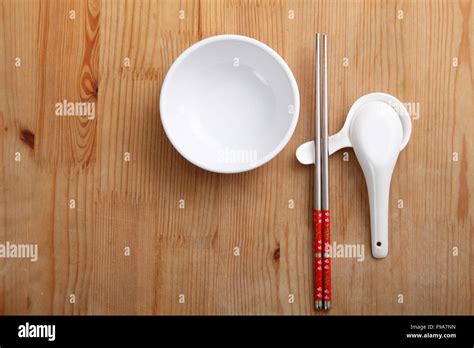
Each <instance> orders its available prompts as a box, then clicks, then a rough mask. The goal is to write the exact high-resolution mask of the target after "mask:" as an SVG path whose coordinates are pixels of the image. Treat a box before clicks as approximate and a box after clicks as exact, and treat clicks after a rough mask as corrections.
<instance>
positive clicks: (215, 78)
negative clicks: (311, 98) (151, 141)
mask: <svg viewBox="0 0 474 348" xmlns="http://www.w3.org/2000/svg"><path fill="white" fill-rule="evenodd" d="M299 109H300V97H299V92H298V86H297V84H296V81H295V78H294V76H293V74H292V72H291V70H290V68H289V67H288V65H287V64H286V63H285V61H284V60H283V59H282V58H281V57H280V56H279V55H278V53H276V52H275V51H274V50H272V49H271V48H270V47H268V46H267V45H265V44H263V43H261V42H260V41H257V40H255V39H251V38H248V37H245V36H238V35H220V36H214V37H211V38H208V39H205V40H202V41H200V42H198V43H196V44H194V45H192V46H191V47H189V48H188V49H186V50H185V51H184V52H183V53H182V54H181V55H180V56H179V57H178V58H177V59H176V61H175V62H174V63H173V65H172V66H171V68H170V69H169V71H168V74H167V75H166V78H165V80H164V82H163V86H162V87H161V96H160V113H161V122H162V124H163V128H164V130H165V132H166V135H167V136H168V138H169V140H170V141H171V143H172V144H173V146H174V147H175V148H176V150H177V151H178V152H179V153H180V154H181V155H182V156H183V157H185V158H186V159H187V160H189V161H190V162H192V163H194V164H195V165H197V166H199V167H201V168H203V169H206V170H209V171H213V172H218V173H239V172H245V171H247V170H251V169H253V168H256V167H259V166H261V165H263V164H264V163H266V162H268V161H270V160H271V159H272V158H273V157H275V156H276V155H277V154H278V153H279V152H280V151H281V150H282V149H283V147H284V146H285V145H286V144H287V143H288V141H289V140H290V138H291V135H292V134H293V131H294V130H295V127H296V123H297V121H298V114H299Z"/></svg>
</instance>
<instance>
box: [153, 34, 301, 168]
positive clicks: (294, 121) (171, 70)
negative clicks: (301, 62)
mask: <svg viewBox="0 0 474 348" xmlns="http://www.w3.org/2000/svg"><path fill="white" fill-rule="evenodd" d="M217 41H241V42H246V43H249V44H252V45H254V46H256V47H258V48H260V49H262V50H263V51H265V52H266V53H268V54H269V55H270V57H272V58H273V59H274V60H275V61H276V62H277V63H278V64H279V65H280V67H281V68H282V69H283V71H284V72H285V75H286V77H287V78H288V81H289V83H290V86H291V92H292V94H293V99H294V111H293V115H292V120H291V123H290V125H289V127H288V129H287V131H286V133H285V135H284V137H283V138H282V139H281V141H280V142H279V143H278V145H277V146H276V147H275V148H274V149H273V150H272V151H270V152H269V153H267V154H266V155H265V156H263V157H262V158H260V159H258V160H257V161H256V162H254V163H247V164H246V165H247V167H246V168H226V169H225V168H215V167H213V166H208V165H206V164H203V163H199V162H197V161H195V160H193V159H192V158H190V156H189V155H188V154H186V152H185V151H183V149H182V148H180V146H179V145H178V144H177V143H176V141H175V140H174V139H173V138H172V136H171V134H172V132H171V131H170V129H169V128H168V125H167V122H166V121H165V117H164V112H163V110H164V104H165V98H164V95H165V93H166V92H167V91H168V87H169V86H168V85H169V83H170V81H171V79H172V78H173V75H174V73H175V71H176V70H177V69H178V68H179V65H180V64H181V62H182V61H183V60H185V59H186V58H187V57H188V56H189V55H190V54H191V53H193V52H194V51H196V50H198V49H199V48H201V47H203V46H206V45H209V44H211V43H214V42H217ZM299 112H300V93H299V89H298V84H297V83H296V79H295V77H294V75H293V72H292V71H291V69H290V67H289V66H288V64H287V63H286V62H285V60H284V59H283V58H282V57H281V56H280V55H279V54H278V53H277V52H276V51H275V50H273V49H272V48H271V47H269V46H267V45H266V44H264V43H263V42H261V41H258V40H256V39H254V38H251V37H248V36H243V35H234V34H225V35H216V36H211V37H208V38H205V39H203V40H200V41H198V42H196V43H194V44H193V45H191V46H189V47H188V48H187V49H185V50H184V51H183V52H182V53H181V54H180V55H179V56H178V58H176V60H175V61H174V62H173V64H171V66H170V68H169V70H168V72H167V73H166V76H165V78H164V80H163V83H162V85H161V91H160V119H161V124H162V126H163V129H164V131H165V134H166V136H167V138H168V140H169V141H170V142H171V144H172V145H173V147H174V148H175V149H176V151H178V153H179V154H180V155H181V156H183V157H184V158H185V159H186V160H188V161H189V162H191V163H192V164H194V165H195V166H197V167H199V168H202V169H205V170H207V171H210V172H214V173H222V174H234V173H243V172H247V171H250V170H253V169H256V168H258V167H261V166H263V165H264V164H266V163H268V162H269V161H270V160H272V159H273V158H275V157H276V156H277V155H278V154H279V153H280V152H281V151H282V150H283V148H284V147H285V146H286V145H287V144H288V142H289V141H290V139H291V137H292V135H293V133H294V131H295V129H296V125H297V123H298V118H299Z"/></svg>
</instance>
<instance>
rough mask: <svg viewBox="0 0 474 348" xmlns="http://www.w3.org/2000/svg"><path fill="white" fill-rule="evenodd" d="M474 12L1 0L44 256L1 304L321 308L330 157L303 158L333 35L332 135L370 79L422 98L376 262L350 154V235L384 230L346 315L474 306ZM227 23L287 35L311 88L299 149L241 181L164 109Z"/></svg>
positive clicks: (8, 140) (13, 129) (346, 207)
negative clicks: (324, 47)
mask: <svg viewBox="0 0 474 348" xmlns="http://www.w3.org/2000/svg"><path fill="white" fill-rule="evenodd" d="M71 10H74V11H75V19H70V11H71ZM180 11H184V12H180ZM400 11H402V12H400ZM290 13H291V14H293V15H294V18H290V17H291V16H290ZM182 14H184V18H182V19H180V15H182ZM401 14H403V18H400V16H401ZM473 16H474V5H473V3H472V2H471V1H465V0H461V1H453V0H445V1H428V0H426V1H393V0H387V1H375V0H372V1H369V0H365V1H355V0H351V1H310V0H308V1H297V0H281V1H277V0H267V1H263V0H261V1H258V0H243V1H237V0H222V1H220V0H186V1H184V0H180V1H174V0H163V1H157V0H155V1H152V0H149V1H145V0H144V1H138V0H137V1H132V0H127V1H125V0H118V1H112V0H102V1H99V0H91V1H79V0H68V1H53V0H47V1H35V0H16V1H14V0H0V18H1V21H0V52H1V53H0V134H1V137H0V168H1V170H0V243H5V242H6V241H10V242H11V243H33V244H38V247H39V253H40V254H39V260H38V262H30V261H29V260H26V259H4V258H0V314H4V315H8V314H172V315H174V314H244V315H246V314H304V315H312V314H316V315H318V314H319V313H315V312H314V311H313V309H312V304H311V287H312V272H311V262H312V261H311V214H310V211H311V205H312V202H311V192H312V187H311V185H312V183H311V178H312V169H311V168H309V167H304V166H301V165H299V164H298V163H297V162H296V159H295V156H294V153H295V150H296V148H297V146H298V145H299V144H301V143H303V142H305V141H308V140H310V139H311V138H312V129H313V127H314V124H313V117H312V114H313V108H314V78H313V76H314V66H313V65H314V52H313V51H314V50H313V44H314V33H316V32H326V33H327V34H328V35H329V40H330V41H329V44H330V48H329V62H330V63H329V64H330V71H329V80H330V125H329V127H330V132H331V133H334V132H336V131H337V130H339V129H340V127H342V125H343V123H344V120H345V117H346V114H347V111H348V110H349V108H350V106H351V105H352V103H353V102H354V101H355V100H356V99H357V98H358V97H360V96H361V95H363V94H366V93H369V92H374V91H384V92H387V93H390V94H393V95H395V96H397V97H398V98H399V99H401V100H402V101H403V102H406V103H409V105H410V106H415V107H418V108H419V109H413V110H412V111H416V110H418V111H419V112H418V115H415V114H412V116H413V118H414V119H413V135H412V138H411V141H410V143H409V145H408V147H407V148H406V150H404V151H403V152H402V153H401V155H400V157H399V160H398V163H397V166H396V168H395V172H394V176H393V179H392V186H391V201H390V220H389V226H390V236H389V240H390V246H389V256H388V257H387V258H386V259H383V260H375V259H373V258H372V257H371V256H370V225H369V207H368V197H367V190H366V186H365V182H364V177H363V174H362V171H361V169H360V167H359V165H358V163H357V160H356V158H355V155H354V153H353V152H352V151H351V150H347V151H346V150H345V151H346V152H347V153H348V155H349V161H343V152H339V153H336V154H335V155H334V156H332V157H331V161H330V171H331V182H330V186H331V187H330V189H331V191H330V192H331V202H332V207H331V210H332V215H333V217H332V219H333V226H332V231H333V239H334V240H335V241H336V242H337V243H347V244H364V245H365V260H364V261H363V262H357V260H356V259H354V258H346V259H344V258H336V259H334V261H333V265H334V266H333V269H334V271H333V291H334V308H333V310H332V311H331V312H330V314H474V237H473V235H474V226H473V219H474V207H473V204H474V202H473V196H472V194H473V192H474V191H473V190H474V168H473V165H474V163H473V161H472V158H473V156H474V140H473V139H474V137H473V131H474V92H473V85H474V71H473V67H474V59H473V57H474V20H473ZM226 33H228V34H230V33H232V34H242V35H247V36H251V37H254V38H256V39H258V40H261V41H262V42H264V43H266V44H268V45H270V46H271V47H272V48H274V49H275V50H276V51H277V52H278V53H280V55H281V56H282V57H283V58H284V59H285V60H286V61H287V63H288V64H289V66H290V67H291V69H292V71H293V73H294V74H295V77H296V79H297V82H298V85H299V88H300V94H301V113H300V120H299V123H298V127H297V129H296V131H295V134H294V136H293V138H292V139H291V141H290V143H289V144H288V146H287V147H286V148H285V149H284V151H282V153H280V154H279V155H278V157H277V158H275V159H274V160H273V161H271V162H270V163H268V164H266V165H265V166H263V167H261V168H258V169H256V170H254V171H251V172H248V173H243V174H238V175H218V174H214V173H209V172H206V171H203V170H201V169H199V168H197V167H195V166H193V165H192V164H190V163H189V162H187V161H186V160H184V159H183V158H182V157H181V156H180V155H179V154H178V153H177V152H176V151H175V150H174V149H173V147H172V146H171V144H170V143H169V141H168V140H167V138H166V135H165V134H164V132H163V129H162V127H161V123H160V119H159V93H160V88H161V83H162V81H163V78H164V76H165V74H166V72H167V70H168V68H169V66H170V65H171V64H172V63H173V61H174V59H176V57H177V56H178V55H179V54H180V53H181V52H182V51H183V50H184V49H185V48H187V47H188V46H190V45H191V44H193V43H195V42H197V41H199V40H200V39H203V38H206V37H209V36H213V35H218V34H226ZM17 57H20V58H21V66H20V67H17V66H15V59H16V58H17ZM126 58H128V59H129V61H130V66H125V65H124V59H126ZM345 58H347V60H344V59H345ZM454 58H456V59H457V66H453V59H454ZM344 61H345V62H346V63H348V64H346V65H347V66H345V65H344V64H343V63H344ZM64 99H66V100H68V101H77V102H79V101H91V102H94V103H95V105H96V117H95V119H94V120H87V119H86V118H79V117H68V118H62V117H56V116H55V114H54V112H55V104H56V103H57V102H61V101H63V100H64ZM17 152H19V153H20V154H21V161H19V162H18V161H15V154H16V153H17ZM454 152H456V153H457V155H458V161H453V153H454ZM125 153H129V154H130V161H124V154H125ZM71 199H74V200H75V203H76V205H75V207H74V208H72V209H71V208H70V205H69V204H70V200H71ZM400 199H401V200H403V206H404V207H403V208H402V209H400V208H398V202H399V200H400ZM180 200H184V204H185V208H184V209H180V207H179V204H180ZM289 200H293V201H294V204H295V207H294V209H289V208H288V201H289ZM126 247H128V248H130V256H125V255H124V250H125V248H126ZM236 247H237V248H239V251H240V256H235V255H234V250H235V249H234V248H236ZM455 247H456V248H458V250H459V255H458V256H454V255H453V248H455ZM71 294H74V295H75V302H74V303H71V302H70V295H71ZM181 294H183V295H184V299H185V301H184V303H180V301H179V299H180V295H181ZM290 294H292V295H294V303H289V301H288V298H289V295H290ZM400 294H402V295H403V299H404V302H403V304H400V303H398V295H400Z"/></svg>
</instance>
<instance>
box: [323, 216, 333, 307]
mask: <svg viewBox="0 0 474 348" xmlns="http://www.w3.org/2000/svg"><path fill="white" fill-rule="evenodd" d="M322 212H323V226H322V230H323V244H324V254H323V300H324V301H331V255H330V251H331V212H330V211H329V210H323V211H322Z"/></svg>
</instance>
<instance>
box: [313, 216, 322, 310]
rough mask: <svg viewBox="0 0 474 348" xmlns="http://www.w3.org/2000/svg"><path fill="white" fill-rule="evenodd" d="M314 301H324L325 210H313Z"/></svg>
mask: <svg viewBox="0 0 474 348" xmlns="http://www.w3.org/2000/svg"><path fill="white" fill-rule="evenodd" d="M313 221H314V239H313V252H314V301H315V306H316V302H317V301H320V302H321V303H322V301H323V229H322V227H323V225H322V223H323V211H322V210H313Z"/></svg>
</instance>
